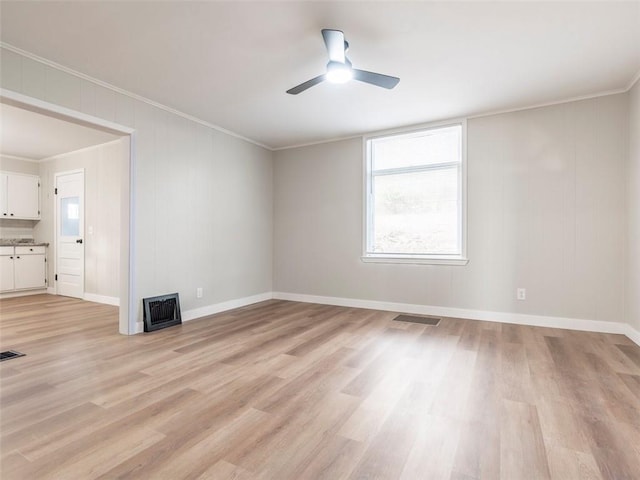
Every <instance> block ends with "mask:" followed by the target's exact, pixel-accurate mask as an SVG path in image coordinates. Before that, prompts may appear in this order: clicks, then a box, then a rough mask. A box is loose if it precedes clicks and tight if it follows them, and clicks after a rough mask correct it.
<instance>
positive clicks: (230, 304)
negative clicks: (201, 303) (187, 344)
mask: <svg viewBox="0 0 640 480" xmlns="http://www.w3.org/2000/svg"><path fill="white" fill-rule="evenodd" d="M272 298H273V294H272V293H271V292H265V293H259V294H258V295H252V296H250V297H242V298H236V299H234V300H227V301H226V302H220V303H214V304H213V305H207V306H206V307H200V308H194V309H191V310H185V311H184V312H182V321H183V322H188V321H189V320H195V319H197V318H201V317H206V316H207V315H214V314H216V313H220V312H226V311H227V310H233V309H234V308H240V307H246V306H247V305H251V304H253V303H258V302H264V301H265V300H271V299H272Z"/></svg>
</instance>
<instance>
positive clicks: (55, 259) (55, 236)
mask: <svg viewBox="0 0 640 480" xmlns="http://www.w3.org/2000/svg"><path fill="white" fill-rule="evenodd" d="M75 173H81V174H82V216H83V217H85V218H83V219H82V228H83V232H82V238H84V239H85V240H86V238H87V236H86V233H85V231H84V229H86V225H85V220H86V216H85V210H86V207H85V204H86V201H85V197H86V190H85V185H86V184H85V178H86V176H85V172H84V168H76V169H73V170H66V171H64V172H56V173H54V174H53V188H58V177H62V176H64V175H73V174H75ZM52 199H53V255H52V256H53V262H52V263H53V273H54V275H55V274H57V272H58V196H57V195H53V197H52ZM85 245H86V243H85ZM82 257H83V259H82V299H83V300H84V296H85V293H86V291H85V278H84V277H85V273H86V268H85V261H86V259H87V257H86V255H85V249H84V248H83V249H82ZM54 290H55V292H56V295H59V293H58V283H57V282H56V284H55V286H54Z"/></svg>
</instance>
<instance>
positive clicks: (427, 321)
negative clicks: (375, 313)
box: [394, 315, 442, 327]
mask: <svg viewBox="0 0 640 480" xmlns="http://www.w3.org/2000/svg"><path fill="white" fill-rule="evenodd" d="M394 320H395V321H397V322H409V323H421V324H423V325H433V326H434V327H435V326H437V325H438V324H439V323H440V320H442V319H441V318H440V317H417V316H415V315H398V316H397V317H396V318H394Z"/></svg>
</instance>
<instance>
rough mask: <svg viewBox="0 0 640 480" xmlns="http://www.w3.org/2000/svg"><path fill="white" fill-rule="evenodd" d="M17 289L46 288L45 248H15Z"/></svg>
mask: <svg viewBox="0 0 640 480" xmlns="http://www.w3.org/2000/svg"><path fill="white" fill-rule="evenodd" d="M15 248H16V253H15V263H14V267H13V268H14V270H13V271H14V280H15V289H16V290H23V289H29V288H44V287H45V286H46V277H47V274H46V269H47V264H46V259H45V253H44V247H40V246H37V247H15Z"/></svg>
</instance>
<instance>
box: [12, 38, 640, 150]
mask: <svg viewBox="0 0 640 480" xmlns="http://www.w3.org/2000/svg"><path fill="white" fill-rule="evenodd" d="M0 48H4V49H5V50H9V51H11V52H14V53H17V54H19V55H22V56H24V57H27V58H29V59H31V60H34V61H36V62H39V63H42V64H44V65H47V66H49V67H52V68H55V69H57V70H60V71H63V72H65V73H68V74H69V75H73V76H75V77H78V78H81V79H83V80H86V81H88V82H91V83H94V84H96V85H99V86H101V87H104V88H107V89H109V90H112V91H114V92H116V93H119V94H121V95H125V96H127V97H129V98H132V99H134V100H138V101H140V102H143V103H146V104H148V105H151V106H153V107H156V108H158V109H161V110H164V111H166V112H169V113H172V114H174V115H177V116H179V117H182V118H184V119H187V120H190V121H192V122H194V123H198V124H200V125H203V126H205V127H208V128H211V129H213V130H217V131H218V132H221V133H224V134H226V135H230V136H232V137H236V138H239V139H241V140H244V141H246V142H249V143H252V144H254V145H257V146H259V147H262V148H264V149H266V150H269V151H272V152H274V151H282V150H290V149H295V148H301V147H310V146H313V145H322V144H324V143H333V142H339V141H342V140H350V139H353V138H359V137H362V136H364V135H369V134H371V133H375V132H362V133H360V134H355V135H354V134H351V135H346V136H343V137H334V138H330V139H327V140H318V141H316V142H308V143H301V144H294V145H286V146H283V147H271V146H269V145H266V144H264V143H260V142H258V141H256V140H253V139H251V138H248V137H245V136H243V135H240V134H239V133H236V132H233V131H231V130H227V129H226V128H223V127H220V126H219V125H215V124H213V123H210V122H207V121H205V120H202V119H200V118H198V117H194V116H193V115H189V114H188V113H184V112H181V111H180V110H176V109H174V108H171V107H168V106H166V105H163V104H161V103H158V102H155V101H153V100H151V99H149V98H146V97H143V96H141V95H138V94H136V93H133V92H129V91H128V90H125V89H123V88H120V87H116V86H115V85H111V84H110V83H107V82H103V81H102V80H98V79H97V78H94V77H91V76H89V75H86V74H84V73H81V72H78V71H76V70H73V69H71V68H68V67H65V66H64V65H61V64H59V63H56V62H53V61H51V60H48V59H46V58H43V57H40V56H38V55H36V54H33V53H31V52H28V51H26V50H23V49H21V48H18V47H15V46H13V45H11V44H8V43H6V42H2V41H0ZM638 80H640V70H639V71H638V72H636V74H635V75H634V76H633V77H632V78H631V80H630V81H629V83H628V84H627V86H626V87H622V88H617V89H613V90H605V91H602V92H596V93H592V94H588V95H581V96H576V97H570V98H566V99H563V100H554V101H550V102H543V103H537V104H528V105H521V106H517V107H513V108H506V109H501V110H490V111H487V112H478V113H475V114H469V115H459V116H461V117H465V118H467V119H473V118H482V117H489V116H492V115H502V114H505V113H514V112H520V111H524V110H532V109H535V108H542V107H550V106H553V105H562V104H564V103H571V102H578V101H581V100H589V99H592V98H598V97H606V96H609V95H617V94H620V93H625V92H628V91H629V90H631V89H632V88H633V87H634V86H635V84H636V83H637V82H638ZM438 120H445V119H434V121H438ZM410 126H412V125H405V126H401V127H399V128H405V127H410Z"/></svg>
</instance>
